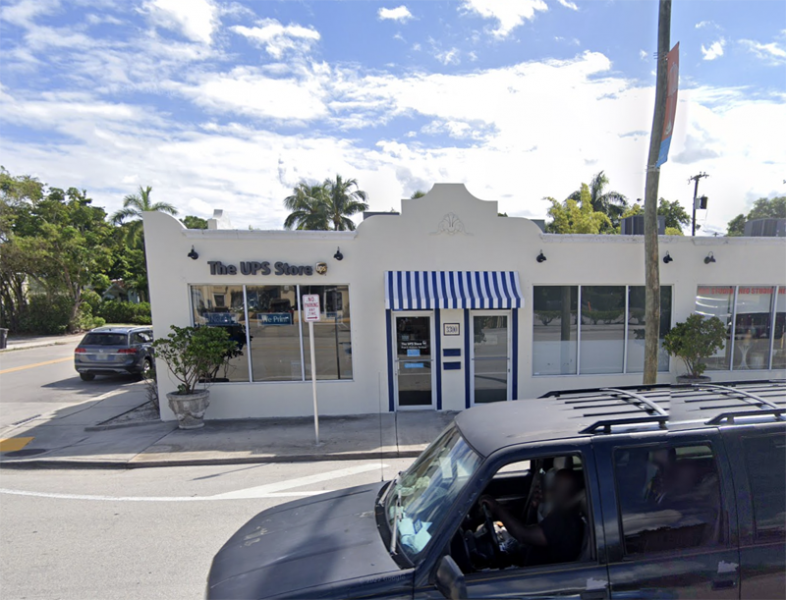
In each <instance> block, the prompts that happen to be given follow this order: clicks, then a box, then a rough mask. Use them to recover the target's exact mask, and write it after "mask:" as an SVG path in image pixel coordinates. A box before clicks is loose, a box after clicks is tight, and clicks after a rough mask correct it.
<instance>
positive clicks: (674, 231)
mask: <svg viewBox="0 0 786 600" xmlns="http://www.w3.org/2000/svg"><path fill="white" fill-rule="evenodd" d="M643 214H644V207H643V206H642V205H641V204H639V203H638V202H637V203H634V204H631V205H630V206H628V208H626V209H625V212H624V213H622V216H621V219H626V218H627V217H633V216H636V215H643ZM658 216H659V217H664V218H665V219H666V235H683V233H682V225H689V224H690V215H688V213H687V211H686V210H685V209H684V208H683V207H682V205H681V204H680V203H679V202H678V201H677V200H675V201H673V202H669V201H668V200H666V199H664V198H661V199H660V203H659V204H658ZM620 230H621V227H617V228H616V232H617V233H619V232H620Z"/></svg>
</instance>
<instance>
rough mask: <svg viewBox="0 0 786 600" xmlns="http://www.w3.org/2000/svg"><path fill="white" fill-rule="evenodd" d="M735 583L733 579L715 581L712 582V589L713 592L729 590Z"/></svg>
mask: <svg viewBox="0 0 786 600" xmlns="http://www.w3.org/2000/svg"><path fill="white" fill-rule="evenodd" d="M736 584H737V582H736V581H735V580H734V579H721V580H720V581H718V580H716V581H713V582H712V589H713V590H730V589H732V588H733V587H734V586H735V585H736Z"/></svg>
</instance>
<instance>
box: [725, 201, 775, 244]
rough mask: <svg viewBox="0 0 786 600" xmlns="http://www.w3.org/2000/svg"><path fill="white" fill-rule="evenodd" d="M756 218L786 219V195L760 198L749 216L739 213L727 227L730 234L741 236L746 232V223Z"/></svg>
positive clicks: (727, 232)
mask: <svg viewBox="0 0 786 600" xmlns="http://www.w3.org/2000/svg"><path fill="white" fill-rule="evenodd" d="M754 219H786V196H776V197H774V198H759V199H758V200H756V202H754V203H753V207H752V208H751V209H750V211H749V212H748V214H747V216H745V215H742V214H739V215H737V216H736V217H734V218H733V219H732V220H731V221H729V224H728V225H727V227H726V234H727V235H728V236H740V235H743V234H744V233H745V223H746V222H747V221H752V220H754Z"/></svg>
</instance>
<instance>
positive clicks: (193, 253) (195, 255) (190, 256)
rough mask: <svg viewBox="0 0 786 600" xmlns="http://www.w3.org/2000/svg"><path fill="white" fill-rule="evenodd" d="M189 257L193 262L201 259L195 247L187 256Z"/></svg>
mask: <svg viewBox="0 0 786 600" xmlns="http://www.w3.org/2000/svg"><path fill="white" fill-rule="evenodd" d="M187 256H188V258H190V259H191V260H196V259H197V258H199V254H197V251H196V250H194V247H193V246H191V252H189V253H188V254H187Z"/></svg>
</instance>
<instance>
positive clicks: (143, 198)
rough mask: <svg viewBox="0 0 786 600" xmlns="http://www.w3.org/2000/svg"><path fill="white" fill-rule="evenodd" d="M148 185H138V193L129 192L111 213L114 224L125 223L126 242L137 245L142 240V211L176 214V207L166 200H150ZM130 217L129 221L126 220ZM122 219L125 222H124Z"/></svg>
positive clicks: (151, 189) (150, 189)
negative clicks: (114, 211) (118, 208)
mask: <svg viewBox="0 0 786 600" xmlns="http://www.w3.org/2000/svg"><path fill="white" fill-rule="evenodd" d="M152 191H153V188H151V187H150V186H147V187H142V186H141V185H140V186H139V193H137V194H129V195H128V196H126V197H125V198H123V208H122V209H120V210H119V211H117V212H116V213H115V214H113V215H112V222H113V223H114V224H116V225H120V224H125V225H126V243H128V244H129V245H130V246H134V247H138V246H139V243H140V242H141V240H142V213H145V212H155V211H157V212H164V213H168V214H170V215H176V214H177V209H176V208H175V207H174V206H173V205H171V204H169V203H168V202H153V201H152V200H150V193H151V192H152ZM129 219H132V220H131V221H128V220H129ZM124 221H125V222H126V223H124Z"/></svg>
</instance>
